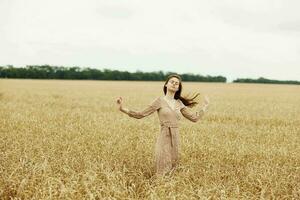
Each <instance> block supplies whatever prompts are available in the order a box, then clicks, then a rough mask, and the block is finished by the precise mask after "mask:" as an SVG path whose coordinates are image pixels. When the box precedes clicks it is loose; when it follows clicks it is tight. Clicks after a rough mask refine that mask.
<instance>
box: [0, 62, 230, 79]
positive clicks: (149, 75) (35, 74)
mask: <svg viewBox="0 0 300 200" xmlns="http://www.w3.org/2000/svg"><path fill="white" fill-rule="evenodd" d="M173 73H175V72H166V73H165V72H163V71H157V72H142V71H136V72H133V73H132V72H128V71H119V70H110V69H103V70H99V69H93V68H80V67H63V66H50V65H27V66H26V67H14V66H12V65H8V66H0V77H1V78H28V79H76V80H141V81H142V80H143V81H164V80H165V79H166V77H167V76H168V75H170V74H173ZM180 76H181V77H182V79H183V80H184V81H199V82H226V78H225V77H223V76H202V75H199V74H191V73H186V74H180Z"/></svg>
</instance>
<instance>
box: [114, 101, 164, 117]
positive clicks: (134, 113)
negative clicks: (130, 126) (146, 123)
mask: <svg viewBox="0 0 300 200" xmlns="http://www.w3.org/2000/svg"><path fill="white" fill-rule="evenodd" d="M159 100H160V99H159V97H157V98H155V99H154V100H153V101H152V102H151V103H150V104H148V105H147V107H146V108H145V109H143V110H140V111H136V110H130V109H127V108H124V107H123V106H122V97H119V99H118V100H117V102H118V104H120V107H119V110H120V111H121V112H124V113H126V114H127V115H128V116H129V117H133V118H136V119H141V118H143V117H146V116H148V115H150V114H152V113H154V112H155V111H156V110H158V109H159V108H160V101H159ZM119 102H121V103H119Z"/></svg>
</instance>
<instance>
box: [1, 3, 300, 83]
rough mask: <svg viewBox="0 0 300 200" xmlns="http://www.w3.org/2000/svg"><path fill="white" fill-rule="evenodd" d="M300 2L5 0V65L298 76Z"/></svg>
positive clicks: (2, 56)
mask: <svg viewBox="0 0 300 200" xmlns="http://www.w3.org/2000/svg"><path fill="white" fill-rule="evenodd" d="M299 10H300V1H299V0H231V1H229V0H222V1H220V0H206V1H204V0H185V1H176V0H151V1H143V0H131V1H130V0H114V1H108V0H105V1H104V0H0V65H8V64H12V65H14V66H26V65H39V64H50V65H60V66H61V65H63V66H79V67H92V68H98V69H103V68H109V69H118V70H122V71H123V70H127V71H130V72H134V71H136V70H141V71H145V72H146V71H158V70H162V71H164V72H166V71H172V72H177V73H195V74H202V75H212V76H215V75H223V76H225V77H227V78H228V79H229V81H231V80H232V79H235V78H246V77H249V78H258V77H261V76H262V77H266V78H271V79H278V80H300V12H299Z"/></svg>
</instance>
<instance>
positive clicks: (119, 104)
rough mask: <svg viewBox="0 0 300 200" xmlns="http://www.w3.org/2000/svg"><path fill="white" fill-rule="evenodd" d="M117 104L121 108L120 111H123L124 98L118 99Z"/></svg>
mask: <svg viewBox="0 0 300 200" xmlns="http://www.w3.org/2000/svg"><path fill="white" fill-rule="evenodd" d="M117 104H118V106H119V110H121V109H122V106H123V99H122V97H119V98H117Z"/></svg>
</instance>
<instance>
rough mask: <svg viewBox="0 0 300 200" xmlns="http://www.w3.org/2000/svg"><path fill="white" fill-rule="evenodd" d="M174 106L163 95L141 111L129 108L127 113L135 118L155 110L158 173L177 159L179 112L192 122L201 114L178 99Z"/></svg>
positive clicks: (156, 164) (167, 168)
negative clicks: (157, 124)
mask: <svg viewBox="0 0 300 200" xmlns="http://www.w3.org/2000/svg"><path fill="white" fill-rule="evenodd" d="M174 107H175V108H174V109H172V108H171V106H170V105H169V104H168V103H167V102H166V101H165V100H164V98H163V96H160V97H157V98H155V99H154V100H153V101H152V102H151V103H150V104H148V106H147V107H146V108H145V109H144V110H141V111H134V110H129V111H128V115H129V116H130V117H134V118H137V119H141V118H143V117H146V116H148V115H150V114H152V113H153V112H155V111H157V114H158V117H159V121H160V134H159V135H158V137H157V140H156V144H155V168H156V169H155V170H156V173H157V174H158V175H161V174H165V173H166V172H169V171H170V170H171V169H173V168H174V167H175V166H176V165H177V164H178V161H179V154H178V151H179V126H178V125H179V120H180V119H181V114H182V115H183V116H184V117H185V118H187V119H189V120H190V121H192V122H197V121H198V120H199V119H200V118H201V115H200V113H199V112H195V113H192V112H190V111H189V110H188V107H186V106H185V105H184V104H183V103H182V102H181V100H180V99H177V100H176V103H175V106H174Z"/></svg>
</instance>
